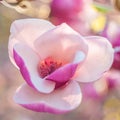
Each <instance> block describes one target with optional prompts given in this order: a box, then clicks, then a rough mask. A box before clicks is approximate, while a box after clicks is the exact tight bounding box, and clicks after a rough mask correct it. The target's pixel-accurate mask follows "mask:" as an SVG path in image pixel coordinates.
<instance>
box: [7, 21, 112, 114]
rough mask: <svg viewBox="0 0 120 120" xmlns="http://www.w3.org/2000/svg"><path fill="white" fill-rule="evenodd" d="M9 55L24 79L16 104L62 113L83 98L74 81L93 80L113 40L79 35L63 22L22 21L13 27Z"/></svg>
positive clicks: (105, 65) (109, 53)
mask: <svg viewBox="0 0 120 120" xmlns="http://www.w3.org/2000/svg"><path fill="white" fill-rule="evenodd" d="M10 32H11V35H10V39H9V56H10V59H11V61H12V62H13V64H14V65H15V66H16V67H17V68H18V69H19V70H20V72H21V74H22V76H23V78H24V80H25V81H26V83H24V84H23V85H21V86H20V87H19V88H18V89H17V91H16V94H15V96H14V100H15V102H16V103H18V104H20V105H21V106H23V107H25V108H27V109H30V110H33V111H37V112H50V113H64V112H67V111H70V110H73V109H75V108H76V107H78V106H79V104H80V102H81V98H82V95H81V90H80V87H79V84H78V82H91V81H95V80H97V79H98V78H100V77H101V76H102V74H103V73H104V72H105V71H107V70H108V69H109V68H110V66H111V64H112V61H113V49H112V47H111V44H110V43H109V42H108V40H106V39H105V38H103V37H98V36H91V37H82V36H81V35H80V34H79V33H77V32H76V31H74V30H73V29H72V28H70V27H69V26H68V25H67V24H65V23H63V24H61V25H59V26H54V25H52V24H51V23H50V22H48V21H45V20H41V19H23V20H17V21H15V22H14V23H13V24H12V26H11V30H10Z"/></svg>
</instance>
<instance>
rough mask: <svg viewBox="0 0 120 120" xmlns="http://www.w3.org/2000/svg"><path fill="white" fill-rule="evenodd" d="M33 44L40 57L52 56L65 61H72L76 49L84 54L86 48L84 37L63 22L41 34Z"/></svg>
mask: <svg viewBox="0 0 120 120" xmlns="http://www.w3.org/2000/svg"><path fill="white" fill-rule="evenodd" d="M35 46H36V49H37V50H36V51H38V54H39V55H40V56H41V58H42V59H45V58H46V57H48V56H52V57H53V58H55V59H56V60H60V61H64V62H65V63H68V62H71V61H73V58H74V56H75V53H76V51H81V52H83V53H85V54H86V53H87V48H88V46H87V44H86V41H85V39H84V38H83V37H82V36H81V35H80V34H78V33H77V32H75V31H74V30H73V29H72V28H70V27H69V26H68V25H67V24H65V23H64V24H61V25H59V26H57V27H56V28H55V29H53V30H50V31H48V32H46V33H45V34H43V35H41V36H40V37H39V38H38V39H37V40H36V41H35Z"/></svg>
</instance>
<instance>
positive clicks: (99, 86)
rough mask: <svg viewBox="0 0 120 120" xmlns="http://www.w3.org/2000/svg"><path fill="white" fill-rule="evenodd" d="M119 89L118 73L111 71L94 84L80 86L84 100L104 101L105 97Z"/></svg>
mask: <svg viewBox="0 0 120 120" xmlns="http://www.w3.org/2000/svg"><path fill="white" fill-rule="evenodd" d="M119 87H120V71H119V70H115V69H111V70H109V71H108V72H106V74H105V75H104V76H103V77H102V78H101V79H99V80H98V81H95V82H94V83H87V84H82V93H83V96H84V98H85V99H86V100H88V99H94V100H97V101H102V100H104V99H105V98H106V97H107V95H108V94H109V93H110V92H111V91H112V90H115V89H117V88H119Z"/></svg>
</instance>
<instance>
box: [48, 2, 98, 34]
mask: <svg viewBox="0 0 120 120" xmlns="http://www.w3.org/2000/svg"><path fill="white" fill-rule="evenodd" d="M91 4H92V0H88V1H86V0H64V1H63V0H52V1H51V4H50V7H51V13H50V20H51V22H52V23H53V24H55V25H59V24H61V23H64V22H65V23H67V24H68V25H70V26H71V27H72V28H73V29H74V30H76V31H78V32H79V33H80V34H82V35H88V34H90V33H91V29H90V25H89V23H90V22H91V20H92V18H93V17H95V16H96V14H97V13H96V11H94V10H93V8H92V5H91Z"/></svg>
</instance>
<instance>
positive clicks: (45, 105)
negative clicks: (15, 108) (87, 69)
mask: <svg viewBox="0 0 120 120" xmlns="http://www.w3.org/2000/svg"><path fill="white" fill-rule="evenodd" d="M81 98H82V95H81V90H80V87H79V85H78V83H76V82H75V81H72V82H70V83H69V84H68V85H67V86H63V87H61V88H59V89H56V90H55V91H53V92H52V93H50V94H42V93H39V92H37V91H35V90H34V89H32V88H31V87H29V86H28V85H26V84H23V85H22V86H21V87H20V88H18V90H17V92H16V94H15V96H14V100H15V102H16V103H18V104H20V105H22V106H23V107H25V108H27V109H30V110H33V111H36V112H49V113H65V112H68V111H71V110H73V109H75V108H76V107H78V106H79V104H80V103H81Z"/></svg>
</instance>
